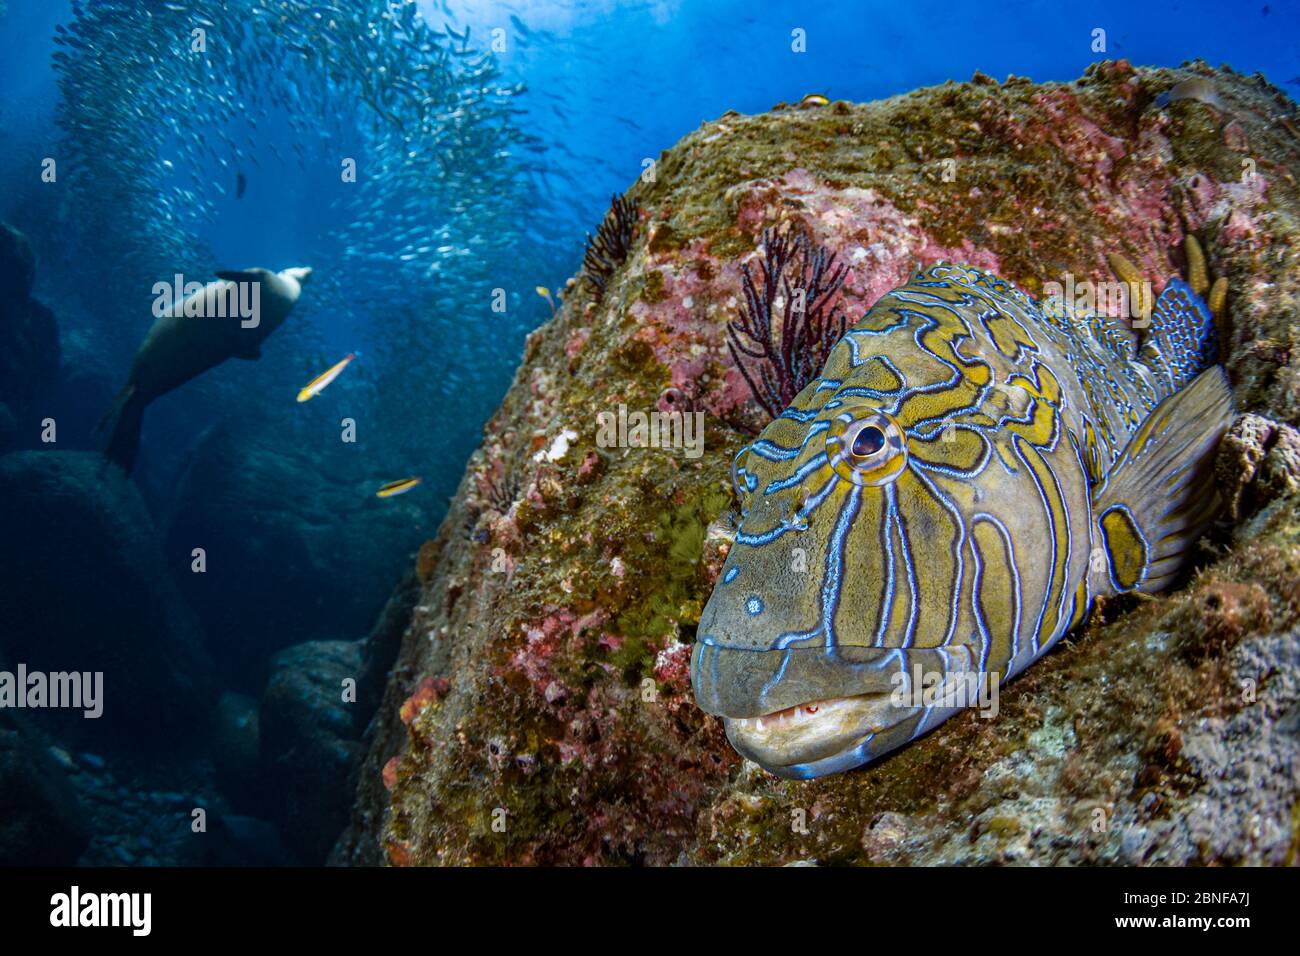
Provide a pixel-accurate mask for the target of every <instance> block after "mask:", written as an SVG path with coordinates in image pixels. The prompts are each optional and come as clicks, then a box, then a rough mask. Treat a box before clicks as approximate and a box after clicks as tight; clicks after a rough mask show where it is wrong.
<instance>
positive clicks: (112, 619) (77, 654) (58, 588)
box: [0, 451, 212, 749]
mask: <svg viewBox="0 0 1300 956" xmlns="http://www.w3.org/2000/svg"><path fill="white" fill-rule="evenodd" d="M0 501H3V502H4V507H3V508H0V567H3V568H4V569H5V573H4V575H3V576H0V619H3V620H4V622H5V627H4V630H3V631H0V658H3V659H5V660H8V661H10V662H12V663H14V664H15V665H16V664H17V663H20V662H21V663H24V664H26V665H27V668H28V670H29V671H32V670H41V671H92V672H94V671H102V672H103V675H104V677H103V695H104V703H103V707H104V712H103V716H102V717H101V718H99V719H98V720H84V719H81V717H80V715H79V714H72V715H70V714H67V713H63V714H59V715H52V714H51V715H49V716H50V717H52V718H55V719H59V720H61V721H62V722H63V723H64V724H65V726H67V727H68V728H69V729H70V730H72V731H73V732H75V733H78V734H84V735H87V738H88V740H89V741H90V742H92V744H93V745H94V746H97V747H103V748H109V747H112V746H114V745H116V746H119V747H120V746H130V747H132V748H133V749H139V748H141V747H147V746H150V745H153V744H161V743H164V742H167V741H178V740H180V739H183V738H184V737H185V736H187V735H188V734H190V733H193V732H195V731H196V730H201V731H206V726H205V725H204V724H203V722H204V721H206V719H207V715H208V710H209V708H210V706H211V703H212V700H211V697H212V691H211V683H210V681H211V679H212V663H211V661H210V660H209V659H208V657H207V654H206V652H205V651H204V648H203V641H202V637H201V634H200V631H199V625H198V622H197V621H196V620H195V618H194V616H193V614H192V613H191V612H190V610H189V609H188V608H187V607H186V606H185V602H184V600H183V599H182V597H181V595H180V593H179V591H178V590H177V588H176V585H175V583H174V579H175V575H176V574H177V573H178V572H188V568H187V566H186V565H183V564H181V565H177V564H169V563H168V562H166V561H165V560H164V558H163V554H162V549H161V548H160V547H159V544H158V539H157V532H156V531H155V529H154V525H153V522H152V521H151V520H150V518H149V515H148V513H147V512H146V510H145V507H144V504H143V502H142V501H141V500H140V496H139V493H138V492H137V490H136V488H135V486H134V485H133V484H131V483H130V482H129V481H128V480H126V479H125V478H123V477H122V475H121V473H120V471H119V470H118V469H116V468H114V467H112V466H110V465H109V464H108V463H107V462H106V461H105V460H104V458H103V456H101V455H99V454H97V453H95V452H61V451H21V452H14V453H12V454H9V455H6V456H4V457H3V458H0ZM124 729H130V730H132V731H133V732H134V734H135V735H134V736H132V737H131V738H130V739H128V738H127V737H125V736H122V735H118V734H114V733H112V731H114V730H124Z"/></svg>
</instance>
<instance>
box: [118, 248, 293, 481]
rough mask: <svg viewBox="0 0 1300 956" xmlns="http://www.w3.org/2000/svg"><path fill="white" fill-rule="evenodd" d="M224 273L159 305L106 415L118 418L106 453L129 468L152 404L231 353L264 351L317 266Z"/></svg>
mask: <svg viewBox="0 0 1300 956" xmlns="http://www.w3.org/2000/svg"><path fill="white" fill-rule="evenodd" d="M217 276H218V280H217V281H216V282H209V283H208V284H207V285H205V286H204V287H203V288H202V289H199V290H198V291H196V292H194V293H193V294H192V295H189V296H186V297H185V298H184V299H181V300H180V301H177V302H174V303H173V304H172V305H170V306H167V307H165V308H161V309H159V310H158V319H157V320H156V321H155V322H154V324H153V326H152V328H150V329H149V334H148V335H147V336H145V340H144V343H143V344H142V345H141V346H140V349H139V351H137V352H136V353H135V361H134V362H133V363H132V365H131V375H130V377H129V378H128V379H127V382H126V385H125V386H124V387H123V389H122V391H121V392H119V393H118V395H117V398H116V399H115V400H114V402H113V407H112V408H111V409H109V411H108V414H106V415H105V416H104V418H103V419H102V420H101V421H100V423H99V427H100V428H103V427H104V425H105V424H106V423H107V422H108V421H109V420H110V419H113V418H116V419H117V423H116V424H115V425H114V426H113V434H112V437H111V438H109V441H108V447H107V448H106V449H105V452H104V453H105V454H106V455H107V456H108V457H109V459H110V460H112V461H115V462H117V464H119V465H121V466H122V468H123V469H124V470H125V471H126V473H127V474H128V475H129V474H130V473H131V469H132V468H133V467H135V458H136V453H137V452H138V451H139V448H140V425H141V422H142V421H143V419H144V409H145V406H147V405H148V404H149V403H150V402H152V401H153V400H154V399H155V398H157V397H158V396H160V395H165V394H167V393H168V392H170V391H171V390H172V389H174V388H177V387H179V386H181V385H184V384H185V383H186V382H188V381H189V380H190V379H192V378H194V377H195V376H196V375H202V374H203V373H204V372H206V371H207V370H208V369H210V368H215V367H216V366H218V365H220V364H221V363H222V362H224V361H225V360H226V359H228V358H231V357H235V358H242V359H249V360H252V359H256V358H260V357H261V354H262V343H263V342H264V341H266V338H267V336H269V335H270V334H271V333H272V332H274V331H275V330H276V329H278V328H279V327H280V325H281V324H282V323H283V322H284V320H285V318H286V317H287V316H288V315H289V311H290V310H291V309H292V308H293V306H294V303H296V302H297V301H298V296H300V295H301V294H302V286H303V283H304V282H306V281H307V279H308V278H309V277H310V276H311V269H310V268H308V267H306V266H298V267H295V268H292V269H285V270H284V271H283V272H272V271H271V270H269V269H260V268H257V269H245V270H243V271H239V272H218V273H217ZM178 281H179V277H178ZM162 287H165V284H163V286H162ZM162 287H156V289H155V291H158V289H159V288H162Z"/></svg>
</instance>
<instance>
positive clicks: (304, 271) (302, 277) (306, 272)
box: [284, 266, 311, 284]
mask: <svg viewBox="0 0 1300 956" xmlns="http://www.w3.org/2000/svg"><path fill="white" fill-rule="evenodd" d="M284 274H285V275H286V276H292V277H293V278H295V279H297V280H298V282H299V284H302V283H304V282H306V281H307V280H308V279H310V278H311V266H294V267H293V268H292V269H285V270H284Z"/></svg>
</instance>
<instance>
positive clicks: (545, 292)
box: [537, 285, 555, 315]
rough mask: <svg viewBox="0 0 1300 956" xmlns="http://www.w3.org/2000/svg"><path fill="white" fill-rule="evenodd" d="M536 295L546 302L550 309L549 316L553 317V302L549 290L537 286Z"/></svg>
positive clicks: (542, 286)
mask: <svg viewBox="0 0 1300 956" xmlns="http://www.w3.org/2000/svg"><path fill="white" fill-rule="evenodd" d="M537 294H538V295H540V296H541V297H542V298H543V299H545V300H546V304H547V305H549V306H550V307H551V315H555V300H554V299H552V298H551V290H550V289H548V288H546V286H544V285H539V286H537Z"/></svg>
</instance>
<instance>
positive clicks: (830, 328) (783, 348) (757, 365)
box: [727, 229, 848, 418]
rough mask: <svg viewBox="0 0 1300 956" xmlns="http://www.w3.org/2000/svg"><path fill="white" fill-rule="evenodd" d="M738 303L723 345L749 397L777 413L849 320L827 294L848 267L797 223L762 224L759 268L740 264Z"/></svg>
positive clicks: (809, 376)
mask: <svg viewBox="0 0 1300 956" xmlns="http://www.w3.org/2000/svg"><path fill="white" fill-rule="evenodd" d="M740 272H741V276H742V283H741V284H742V291H743V293H744V297H745V302H744V305H743V306H742V307H741V311H740V317H739V318H738V319H733V320H732V321H731V322H728V323H727V348H728V349H729V350H730V351H731V357H732V359H733V360H734V361H735V363H736V365H737V367H738V368H739V369H740V372H741V374H742V375H744V376H745V381H746V382H748V383H749V388H750V390H751V391H752V392H753V393H754V398H755V399H757V400H758V403H759V404H760V405H762V406H763V408H764V409H765V410H766V411H767V413H768V414H769V415H771V416H772V417H773V418H776V417H777V416H778V415H780V414H781V412H782V411H783V410H784V409H785V407H786V406H787V405H789V404H790V402H791V400H792V399H793V398H794V397H795V395H797V394H799V391H800V390H801V389H802V388H803V387H804V386H805V385H807V384H808V383H809V382H810V381H812V380H813V379H814V378H816V376H817V374H818V372H820V371H821V368H822V366H823V365H825V364H826V358H827V357H828V356H829V355H830V351H831V349H832V348H833V347H834V345H835V343H836V342H838V341H839V340H840V338H841V337H842V336H843V335H844V332H845V330H846V328H847V327H848V325H847V322H846V320H845V317H844V315H843V314H842V313H841V312H840V311H839V309H837V308H836V307H835V305H834V299H835V295H836V293H837V292H839V289H840V286H841V285H843V284H844V277H845V275H846V274H847V272H848V268H847V267H846V266H844V265H842V264H841V265H836V263H835V254H834V253H833V252H830V251H829V250H827V249H826V248H824V247H822V246H819V245H817V244H815V243H814V242H813V240H812V237H811V236H810V235H809V234H808V233H807V232H804V231H802V230H795V229H765V230H764V231H763V261H762V266H761V275H760V276H759V278H758V281H757V282H756V281H755V277H754V274H753V273H752V272H751V271H750V268H749V263H746V264H745V265H743V266H741V267H740Z"/></svg>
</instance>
